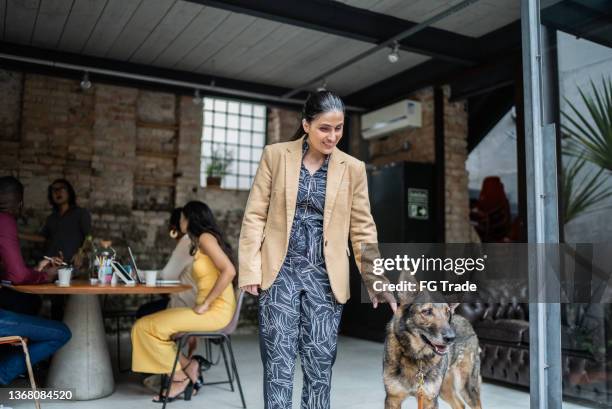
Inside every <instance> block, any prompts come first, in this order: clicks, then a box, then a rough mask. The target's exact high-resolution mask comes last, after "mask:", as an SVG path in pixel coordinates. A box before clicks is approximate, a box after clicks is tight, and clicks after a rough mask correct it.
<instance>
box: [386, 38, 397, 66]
mask: <svg viewBox="0 0 612 409" xmlns="http://www.w3.org/2000/svg"><path fill="white" fill-rule="evenodd" d="M399 58H400V56H399V43H398V42H397V41H394V42H393V46H392V47H391V52H390V53H389V55H388V56H387V59H388V60H389V62H390V63H391V64H395V63H396V62H398V61H399Z"/></svg>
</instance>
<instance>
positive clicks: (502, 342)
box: [457, 302, 612, 407]
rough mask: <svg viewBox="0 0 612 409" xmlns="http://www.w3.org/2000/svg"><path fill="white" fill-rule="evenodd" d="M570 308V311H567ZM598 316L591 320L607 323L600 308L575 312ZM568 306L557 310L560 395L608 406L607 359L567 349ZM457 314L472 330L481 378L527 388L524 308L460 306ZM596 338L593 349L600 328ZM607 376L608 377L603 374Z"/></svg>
mask: <svg viewBox="0 0 612 409" xmlns="http://www.w3.org/2000/svg"><path fill="white" fill-rule="evenodd" d="M572 306H573V308H575V307H576V305H572ZM578 307H579V308H583V307H584V308H589V311H591V312H590V313H591V314H592V310H593V309H594V310H596V311H597V310H601V311H599V312H598V313H595V314H594V315H595V316H600V317H601V318H602V320H601V321H602V323H603V322H607V320H605V319H603V318H605V315H606V314H609V313H610V307H609V306H606V305H593V306H588V307H585V306H578ZM568 308H572V307H569V305H567V304H563V305H562V321H563V323H564V324H563V325H562V327H561V328H562V346H563V358H562V359H563V395H564V397H571V398H576V399H580V400H587V401H590V402H594V403H596V404H599V405H604V406H606V407H610V405H612V379H608V378H610V377H612V368H610V367H608V368H606V366H610V364H608V365H606V361H610V355H608V354H607V353H604V355H603V356H601V355H598V356H595V355H597V354H595V355H594V354H593V353H590V352H588V351H586V350H584V349H583V350H581V349H580V348H577V347H576V345H575V343H573V342H572V341H573V338H575V336H573V335H572V333H571V332H570V331H569V327H568V326H566V325H565V324H567V322H568V317H567V316H568ZM457 311H458V313H459V314H461V315H463V316H464V317H465V318H467V319H468V320H469V321H470V322H471V323H472V325H473V327H474V330H475V331H476V333H477V334H478V338H479V341H480V348H481V353H480V358H481V373H482V376H483V378H485V379H488V380H493V381H498V382H503V383H508V384H512V385H516V386H521V387H529V305H528V304H523V303H515V302H500V303H495V304H492V303H481V302H470V303H463V304H461V305H460V306H459V307H458V310H457ZM603 326H604V331H603V332H602V333H603V338H602V337H599V338H598V337H597V336H596V337H595V341H594V342H593V344H595V345H601V346H604V345H606V341H607V340H606V338H607V337H609V336H610V335H612V334H608V335H607V336H606V335H605V332H606V330H605V325H603ZM606 373H608V374H606Z"/></svg>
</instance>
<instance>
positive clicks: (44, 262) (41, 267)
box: [34, 259, 51, 271]
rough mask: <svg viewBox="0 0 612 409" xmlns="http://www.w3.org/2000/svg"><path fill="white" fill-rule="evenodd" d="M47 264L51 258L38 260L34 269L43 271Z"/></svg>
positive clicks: (49, 263)
mask: <svg viewBox="0 0 612 409" xmlns="http://www.w3.org/2000/svg"><path fill="white" fill-rule="evenodd" d="M49 265H51V260H47V259H42V260H40V262H39V263H38V264H37V265H36V267H34V270H36V271H43V270H44V269H45V268H47V267H48V266H49Z"/></svg>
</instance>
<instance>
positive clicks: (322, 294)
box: [259, 139, 342, 409]
mask: <svg viewBox="0 0 612 409" xmlns="http://www.w3.org/2000/svg"><path fill="white" fill-rule="evenodd" d="M307 150H308V142H307V140H306V139H305V140H304V145H303V147H302V158H303V157H304V154H305V153H306V151H307ZM328 161H329V156H328V157H327V158H326V159H325V162H324V163H323V165H322V166H321V168H319V169H318V170H317V171H316V172H315V173H314V174H313V175H311V174H310V172H309V171H308V169H306V167H305V166H304V164H303V163H302V167H301V170H300V179H299V187H298V193H297V202H296V210H295V217H294V219H293V225H292V228H291V236H290V238H289V249H288V251H287V256H286V258H285V261H284V263H283V265H282V267H281V269H280V271H279V273H278V276H277V278H276V280H275V281H274V283H273V284H272V286H271V287H270V288H268V289H267V290H263V291H262V292H261V294H260V296H259V331H260V334H259V340H260V348H261V356H262V361H263V365H264V402H265V408H266V409H290V408H291V407H292V406H291V398H292V391H293V373H294V369H295V359H296V356H297V352H298V350H299V352H300V358H301V363H302V371H303V373H304V386H303V389H302V405H301V406H302V409H327V408H329V406H330V386H331V374H332V366H333V364H334V361H335V359H336V344H337V337H338V325H339V323H340V317H341V315H342V304H340V303H338V302H336V299H335V297H334V295H333V293H332V290H331V286H330V284H329V279H328V276H327V271H326V269H325V259H324V257H323V209H324V207H325V187H326V181H327V180H326V179H327V166H328Z"/></svg>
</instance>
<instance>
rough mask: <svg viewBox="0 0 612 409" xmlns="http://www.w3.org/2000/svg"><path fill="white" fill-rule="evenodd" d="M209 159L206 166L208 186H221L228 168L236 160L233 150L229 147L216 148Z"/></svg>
mask: <svg viewBox="0 0 612 409" xmlns="http://www.w3.org/2000/svg"><path fill="white" fill-rule="evenodd" d="M209 160H210V162H209V163H208V165H207V166H206V186H208V187H219V186H221V179H223V176H225V175H226V174H227V168H228V167H229V166H230V165H231V163H232V161H233V160H234V159H233V158H232V152H231V151H229V150H227V149H216V150H215V151H213V153H212V156H211V157H210V159H209Z"/></svg>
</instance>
